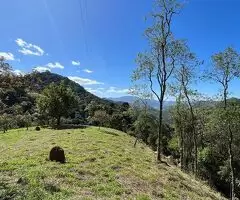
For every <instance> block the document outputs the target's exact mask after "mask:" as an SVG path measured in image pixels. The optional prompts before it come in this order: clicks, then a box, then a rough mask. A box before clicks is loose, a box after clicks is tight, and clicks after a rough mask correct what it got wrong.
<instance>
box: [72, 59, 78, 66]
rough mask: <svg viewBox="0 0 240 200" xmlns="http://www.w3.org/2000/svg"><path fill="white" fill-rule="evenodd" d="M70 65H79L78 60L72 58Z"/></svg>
mask: <svg viewBox="0 0 240 200" xmlns="http://www.w3.org/2000/svg"><path fill="white" fill-rule="evenodd" d="M72 65H75V66H79V65H80V62H79V61H78V60H77V61H74V60H72Z"/></svg>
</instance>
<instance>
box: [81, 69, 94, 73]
mask: <svg viewBox="0 0 240 200" xmlns="http://www.w3.org/2000/svg"><path fill="white" fill-rule="evenodd" d="M83 71H84V72H86V73H88V74H91V73H93V71H92V70H89V69H84V70H83Z"/></svg>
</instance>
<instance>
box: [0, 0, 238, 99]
mask: <svg viewBox="0 0 240 200" xmlns="http://www.w3.org/2000/svg"><path fill="white" fill-rule="evenodd" d="M239 8H240V1H239V0H189V1H188V3H187V4H186V6H185V8H184V9H183V10H182V12H181V14H180V15H179V16H177V17H176V18H175V20H174V26H173V31H174V34H175V36H176V37H177V38H183V39H187V40H188V44H189V45H190V47H191V49H192V51H193V52H195V53H196V54H197V55H198V57H199V58H200V59H202V60H204V61H205V64H204V65H203V66H202V69H204V68H206V67H208V66H209V65H210V56H211V55H212V54H214V53H216V52H219V51H222V50H224V48H226V47H227V46H229V45H231V46H233V47H235V48H236V49H237V50H238V51H240V12H239ZM151 9H152V1H150V0H68V1H67V0H35V1H33V0H21V1H18V0H7V1H2V2H1V12H0V21H1V31H0V54H2V55H5V56H6V57H7V58H8V59H9V63H11V64H12V66H13V67H14V69H15V70H20V71H22V72H25V73H28V72H31V71H32V70H33V69H38V70H45V69H46V68H47V69H49V70H51V71H52V72H54V73H59V74H61V75H64V76H68V77H70V78H71V79H73V80H75V81H76V82H78V83H80V84H81V85H83V86H84V87H85V88H87V89H88V90H89V91H91V92H93V93H95V94H97V95H99V96H104V97H109V96H111V97H117V96H123V95H126V93H127V90H128V88H129V87H130V86H131V80H130V75H131V73H132V71H133V69H134V68H136V64H135V58H136V55H137V53H138V52H140V51H143V50H144V49H145V48H146V45H147V44H146V41H145V39H144V37H143V32H144V29H145V28H146V27H147V24H146V22H145V20H144V18H145V16H147V14H148V13H149V12H150V11H151ZM239 83H240V82H239V81H237V80H235V81H234V83H233V84H232V85H231V92H232V94H233V95H235V96H239V97H240V90H239V86H238V85H239ZM196 87H197V89H199V91H200V92H203V93H207V94H209V95H214V94H216V93H217V92H218V87H217V86H216V85H212V84H208V83H205V82H198V84H197V86H196Z"/></svg>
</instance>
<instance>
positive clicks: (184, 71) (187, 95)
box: [174, 41, 201, 175]
mask: <svg viewBox="0 0 240 200" xmlns="http://www.w3.org/2000/svg"><path fill="white" fill-rule="evenodd" d="M175 59H176V63H177V64H178V67H176V69H175V73H174V76H175V79H176V85H175V91H176V92H177V104H176V108H177V112H175V114H176V115H181V113H180V111H179V109H180V106H181V105H180V104H181V103H183V104H185V105H187V109H188V110H189V116H190V124H191V127H190V130H191V131H192V138H193V146H194V170H193V171H194V173H195V175H197V170H198V157H197V156H198V135H197V129H196V125H197V124H196V120H197V116H196V111H195V107H194V106H193V104H194V98H196V97H197V93H196V91H195V90H193V89H192V88H191V85H192V83H194V81H195V80H196V70H197V67H198V66H199V65H200V64H201V63H200V62H199V61H198V60H197V58H196V56H195V54H193V53H192V52H191V51H190V49H189V47H188V46H187V44H186V42H185V41H179V42H178V52H177V55H176V58H175ZM179 117H180V119H179V120H180V121H182V120H183V119H184V118H182V117H181V116H179ZM175 122H176V123H177V126H178V131H179V135H180V139H181V141H180V145H183V143H184V141H183V140H184V139H185V138H183V133H182V131H183V129H184V127H181V126H183V124H184V122H180V123H178V122H177V120H175ZM180 149H181V160H182V159H183V146H181V147H180ZM182 161H183V160H182ZM182 164H183V163H182Z"/></svg>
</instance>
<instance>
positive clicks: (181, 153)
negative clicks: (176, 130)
mask: <svg viewBox="0 0 240 200" xmlns="http://www.w3.org/2000/svg"><path fill="white" fill-rule="evenodd" d="M183 142H184V139H183V131H182V130H180V163H181V170H182V171H183V170H184V161H183V160H184V148H183V146H184V145H183Z"/></svg>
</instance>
